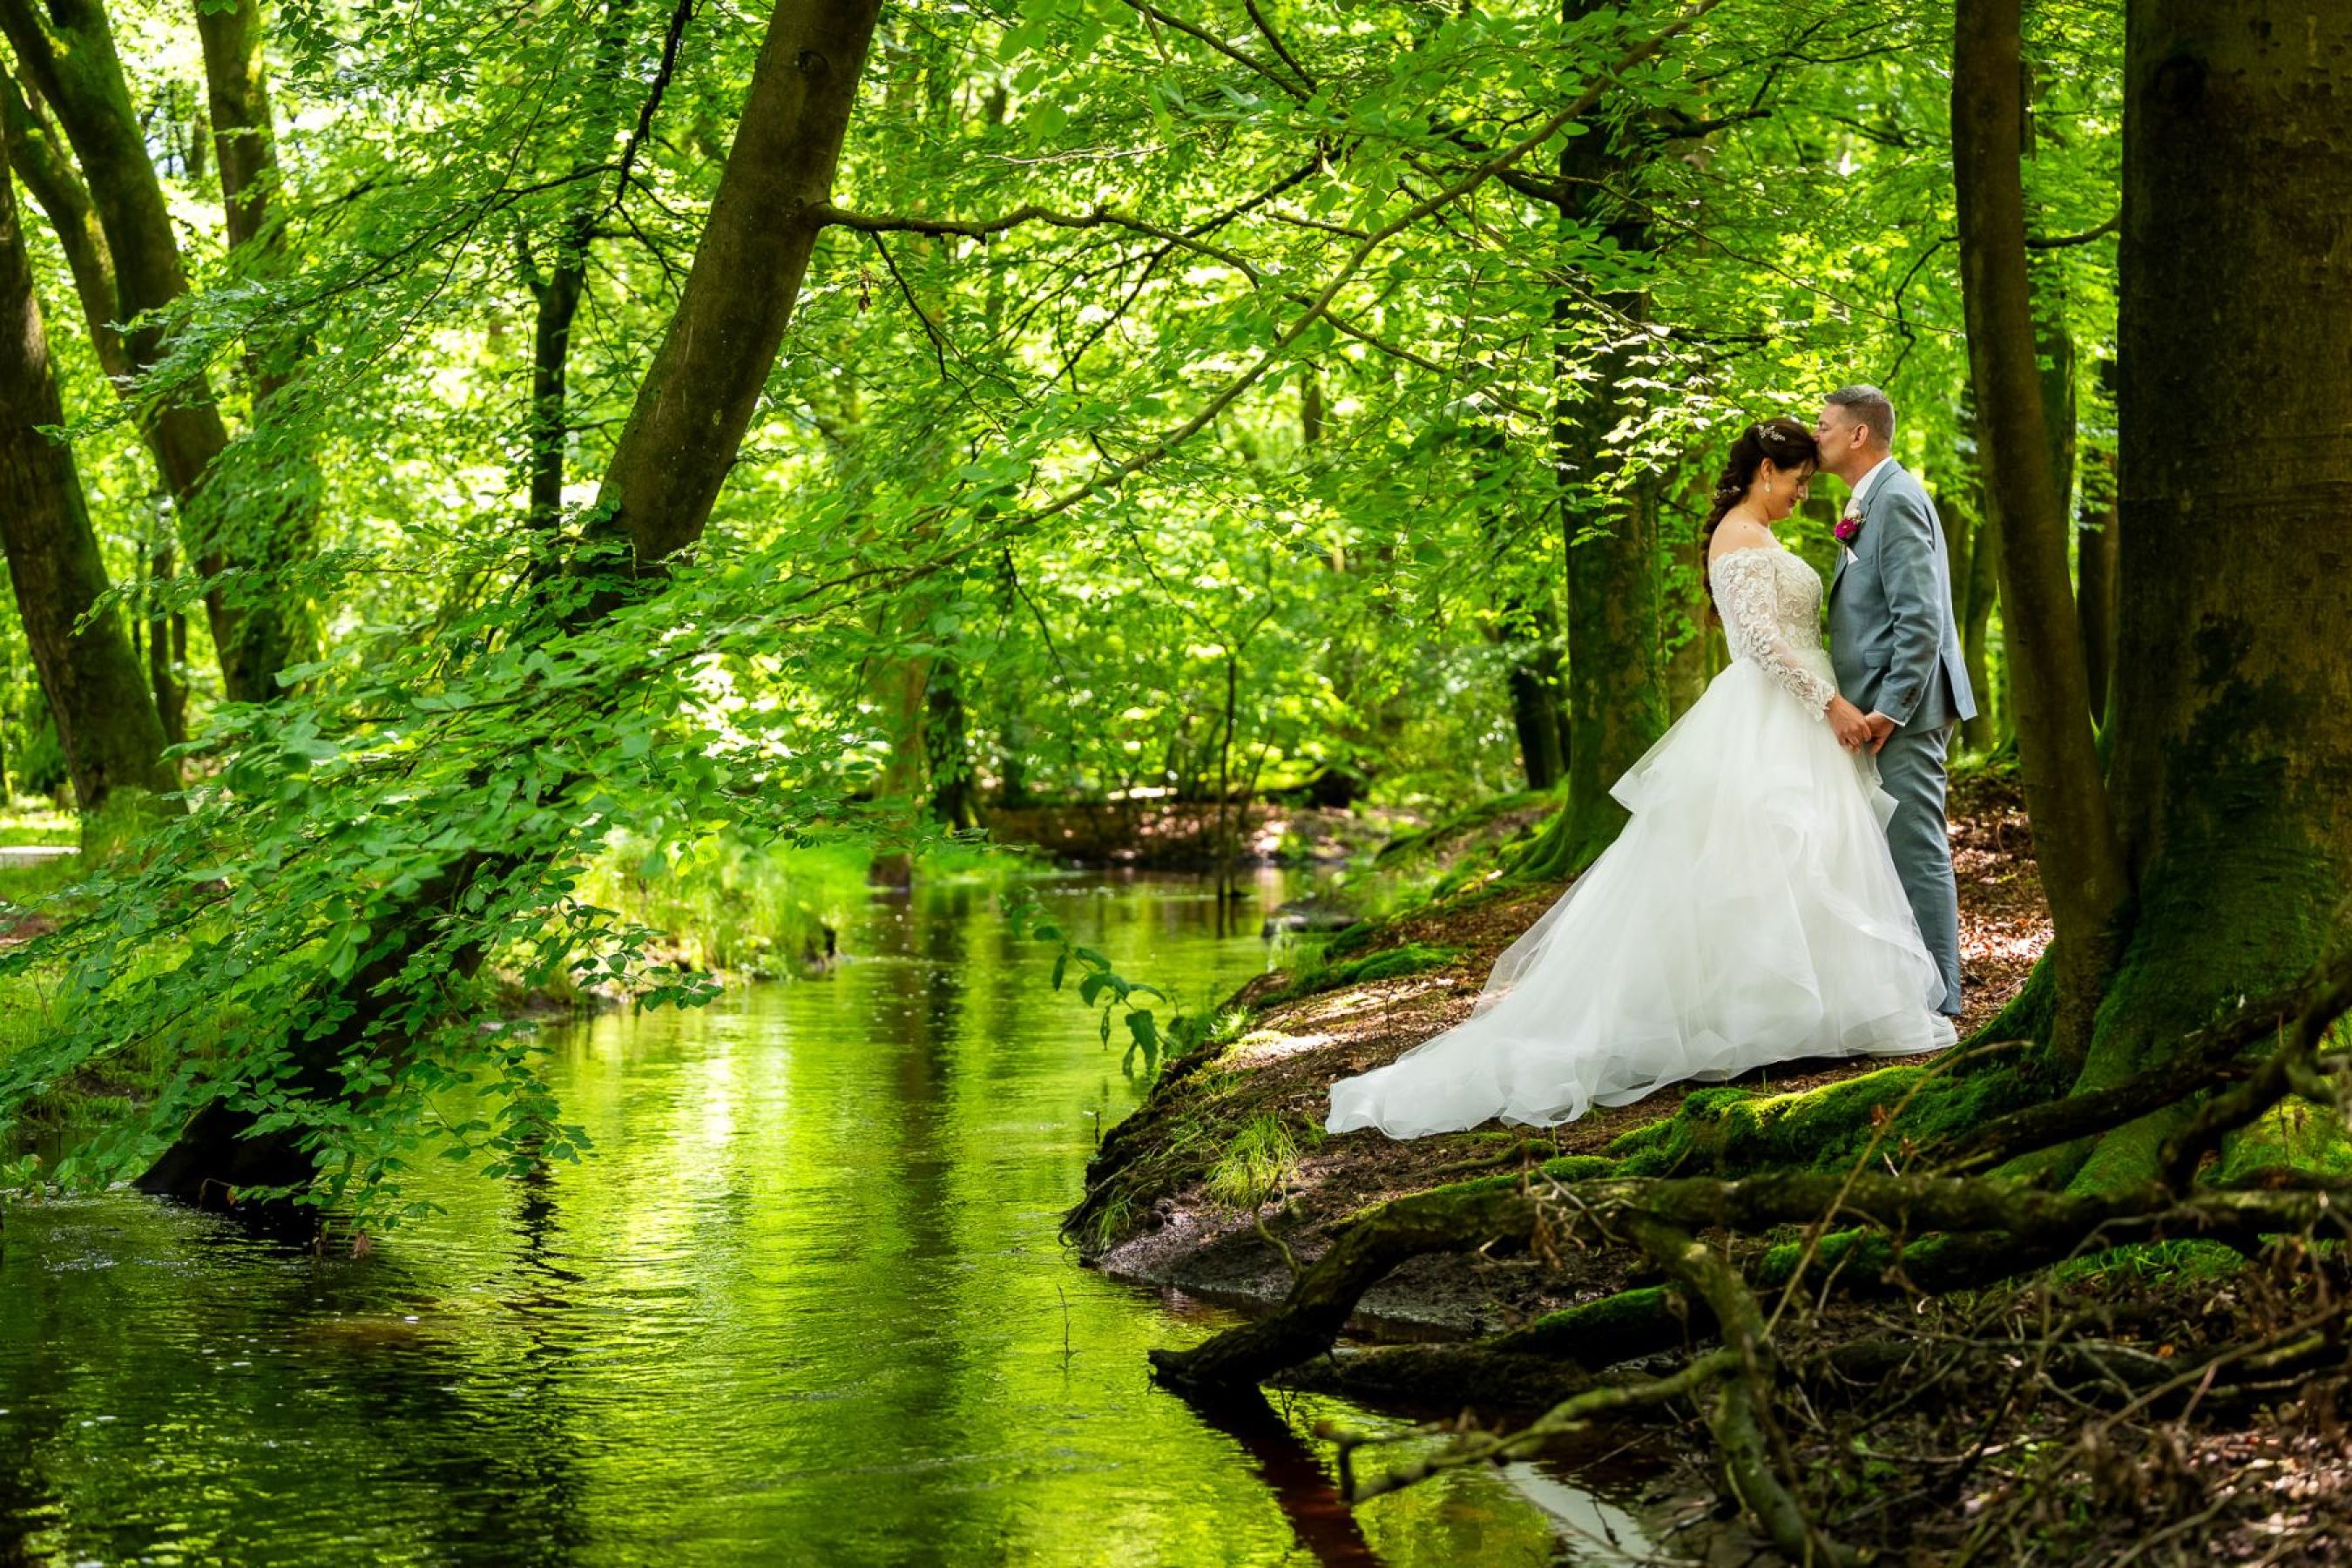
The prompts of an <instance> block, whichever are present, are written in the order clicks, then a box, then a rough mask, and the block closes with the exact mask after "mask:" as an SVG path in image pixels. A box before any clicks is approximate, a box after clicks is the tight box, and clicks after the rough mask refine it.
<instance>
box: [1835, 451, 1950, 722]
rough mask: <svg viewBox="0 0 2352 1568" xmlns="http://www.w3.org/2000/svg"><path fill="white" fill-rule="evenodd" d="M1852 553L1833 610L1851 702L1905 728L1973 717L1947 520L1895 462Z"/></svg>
mask: <svg viewBox="0 0 2352 1568" xmlns="http://www.w3.org/2000/svg"><path fill="white" fill-rule="evenodd" d="M1848 550H1850V551H1851V554H1849V553H1848V551H1847V550H1841V551H1840V552H1839V554H1838V565H1837V572H1836V574H1835V575H1833V576H1832V578H1831V579H1830V609H1829V634H1830V663H1831V665H1832V668H1835V670H1836V671H1837V682H1838V689H1839V690H1840V691H1842V692H1843V693H1844V694H1845V699H1846V700H1847V701H1849V702H1851V703H1853V705H1854V706H1855V707H1857V708H1859V709H1861V710H1863V711H1864V713H1868V712H1872V711H1874V710H1875V711H1877V712H1880V713H1884V714H1885V715H1886V716H1887V717H1888V718H1889V719H1892V720H1894V721H1895V722H1896V723H1898V724H1901V725H1904V726H1905V727H1906V728H1919V727H1936V726H1941V725H1945V724H1949V723H1951V722H1953V721H1955V720H1959V719H1973V718H1975V717H1976V712H1977V700H1976V693H1975V691H1974V690H1973V689H1970V687H1969V670H1968V665H1967V664H1966V663H1965V662H1964V661H1963V660H1962V659H1961V658H1960V634H1959V629H1958V626H1955V625H1954V624H1953V620H1954V617H1953V615H1952V574H1951V567H1950V565H1949V563H1948V560H1947V558H1946V556H1945V554H1944V529H1943V524H1942V523H1941V522H1940V521H1938V520H1937V516H1936V505H1935V503H1934V502H1933V501H1931V500H1928V499H1927V490H1926V489H1924V488H1923V487H1922V486H1921V485H1920V483H1919V481H1918V480H1917V479H1915V478H1913V477H1912V475H1911V473H1910V471H1909V470H1908V469H1906V468H1904V467H1903V465H1902V464H1900V463H1897V462H1895V461H1894V460H1892V459H1891V458H1890V459H1889V460H1888V462H1887V465H1886V469H1885V472H1883V473H1881V474H1880V475H1879V476H1878V479H1877V482H1876V483H1874V485H1872V486H1871V489H1870V495H1869V497H1868V499H1867V500H1865V501H1864V505H1863V513H1862V533H1861V535H1860V537H1858V538H1857V539H1855V540H1854V542H1853V544H1852V545H1851V546H1849V547H1848Z"/></svg>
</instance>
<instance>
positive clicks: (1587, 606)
mask: <svg viewBox="0 0 2352 1568" xmlns="http://www.w3.org/2000/svg"><path fill="white" fill-rule="evenodd" d="M1603 8H1605V7H1604V5H1603V3H1602V0H1562V4H1561V7H1560V20H1561V22H1562V24H1563V25H1564V26H1572V25H1574V24H1575V23H1577V22H1579V21H1581V20H1582V19H1583V18H1584V17H1586V16H1590V15H1591V14H1592V13H1593V12H1595V11H1599V10H1601V9H1603ZM1559 174H1560V185H1561V190H1562V193H1563V194H1562V195H1561V197H1560V199H1559V209H1560V218H1561V220H1562V222H1563V224H1564V225H1565V224H1575V223H1590V222H1591V221H1593V220H1594V219H1596V218H1598V219H1600V220H1601V222H1603V223H1605V224H1606V225H1607V227H1608V230H1609V233H1610V235H1611V237H1612V238H1613V239H1614V240H1615V241H1616V243H1617V246H1618V248H1619V249H1620V250H1621V251H1623V252H1625V253H1627V254H1629V255H1631V254H1634V253H1638V252H1643V251H1647V250H1648V249H1649V248H1650V237H1649V232H1648V229H1647V226H1645V225H1644V224H1643V221H1642V219H1641V217H1640V216H1639V215H1638V209H1637V208H1636V207H1635V206H1634V205H1633V204H1632V203H1630V202H1629V201H1625V200H1622V199H1618V197H1617V196H1616V195H1612V193H1611V192H1610V191H1609V188H1608V187H1609V184H1610V183H1611V182H1612V181H1613V182H1615V183H1617V184H1620V185H1622V184H1627V183H1629V182H1630V180H1631V178H1632V172H1631V171H1630V170H1629V168H1628V167H1627V160H1626V158H1625V157H1624V155H1623V153H1622V151H1621V150H1620V149H1618V148H1617V147H1615V146H1612V145H1611V144H1610V139H1609V138H1606V137H1602V136H1598V135H1595V136H1580V137H1572V138H1570V140H1569V142H1568V143H1567V145H1566V146H1565V148H1563V149H1562V151H1561V153H1560V160H1559ZM1601 303H1602V306H1603V309H1604V310H1605V311H1613V312H1616V313H1617V314H1618V315H1620V316H1622V318H1623V320H1622V321H1618V320H1610V319H1608V317H1606V316H1605V315H1604V316H1603V317H1602V318H1601V320H1599V321H1595V320H1593V319H1592V318H1591V317H1590V316H1588V315H1586V313H1585V311H1584V308H1583V307H1582V306H1581V305H1580V304H1577V303H1576V302H1574V301H1573V300H1572V299H1571V298H1570V296H1569V295H1568V294H1567V293H1566V292H1565V291H1563V293H1562V294H1561V296H1560V297H1559V300H1557V301H1556V302H1555V304H1554V307H1553V312H1552V328H1553V332H1554V337H1555V342H1556V344H1557V347H1556V348H1555V351H1554V359H1555V375H1556V380H1557V384H1556V386H1555V389H1554V395H1553V415H1552V452H1553V461H1554V463H1555V465H1556V468H1557V471H1558V474H1559V517H1560V535H1561V543H1562V546H1563V548H1564V551H1565V552H1566V559H1567V567H1568V710H1569V724H1568V732H1567V752H1568V758H1567V762H1568V800H1567V804H1566V805H1564V806H1562V808H1561V810H1560V814H1559V816H1558V817H1556V818H1554V819H1553V821H1552V823H1551V825H1550V826H1548V827H1547V828H1546V829H1545V830H1544V833H1543V834H1542V836H1541V837H1538V839H1537V841H1536V843H1535V844H1534V846H1533V847H1530V849H1529V850H1528V855H1527V858H1525V859H1524V860H1523V861H1522V862H1521V864H1520V866H1519V868H1518V869H1519V870H1520V871H1521V872H1523V873H1524V874H1526V875H1529V876H1536V877H1569V876H1574V875H1575V874H1577V873H1578V872H1580V871H1582V870H1583V869H1584V868H1586V867H1587V866H1590V865H1591V863H1592V862H1593V861H1594V860H1595V859H1596V858H1599V856H1600V854H1601V851H1602V850H1604V849H1606V848H1608V847H1609V846H1610V845H1611V844H1612V843H1613V842H1615V841H1616V837H1617V835H1618V833H1619V831H1620V830H1621V829H1622V828H1623V826H1625V809H1624V807H1622V806H1621V805H1618V804H1617V802H1616V799H1615V797H1613V796H1612V795H1610V793H1609V787H1610V785H1612V784H1614V783H1615V782H1616V781H1617V779H1618V777H1619V776H1620V775H1621V774H1622V773H1624V772H1625V770H1626V769H1627V768H1630V767H1632V766H1633V764H1634V763H1636V762H1639V761H1640V760H1641V757H1642V753H1643V752H1646V751H1648V750H1649V749H1650V747H1651V746H1652V745H1653V744H1654V742H1656V741H1657V738H1658V737H1659V736H1660V735H1661V734H1663V733H1664V732H1665V728H1666V705H1665V679H1664V656H1663V654H1662V653H1661V651H1660V646H1659V638H1658V626H1659V590H1658V571H1657V560H1656V553H1657V532H1656V526H1657V520H1656V515H1655V508H1654V504H1653V500H1652V498H1651V497H1650V496H1649V494H1648V493H1647V492H1646V491H1645V490H1643V489H1640V488H1638V487H1636V488H1632V489H1617V488H1615V487H1614V486H1612V485H1611V484H1610V483H1609V479H1610V476H1609V475H1608V473H1607V469H1608V467H1609V465H1610V462H1611V460H1612V455H1611V452H1610V448H1609V447H1608V445H1607V443H1606V441H1605V439H1604V437H1606V436H1607V435H1608V433H1609V432H1610V431H1611V430H1612V428H1613V427H1614V426H1616V425H1617V423H1618V421H1619V419H1620V418H1621V417H1622V416H1623V415H1624V414H1625V413H1626V412H1627V408H1628V405H1629V403H1630V401H1631V399H1630V397H1629V396H1628V395H1626V394H1625V393H1623V392H1622V391H1621V390H1620V389H1621V387H1622V385H1623V384H1625V383H1626V382H1627V381H1628V380H1630V379H1631V377H1630V372H1631V370H1632V363H1633V355H1634V354H1635V353H1639V352H1640V350H1641V347H1642V345H1643V336H1642V335H1641V334H1640V333H1638V332H1637V331H1633V330H1631V329H1629V327H1628V326H1627V325H1626V324H1625V323H1626V322H1627V321H1640V320H1641V319H1642V318H1643V316H1645V315H1646V314H1647V309H1648V305H1647V301H1646V300H1644V299H1643V297H1642V296H1640V295H1638V294H1624V293H1621V294H1617V295H1614V296H1612V297H1609V298H1606V299H1604V300H1602V302H1601ZM1596 328H1597V329H1598V330H1599V331H1602V332H1604V333H1606V334H1607V337H1608V340H1609V341H1608V346H1607V347H1606V348H1605V349H1604V350H1603V351H1602V352H1601V354H1600V355H1598V356H1597V360H1596V363H1594V364H1593V365H1592V366H1591V379H1590V381H1589V382H1587V383H1585V385H1586V386H1588V387H1589V388H1590V389H1591V390H1590V391H1587V392H1583V393H1581V394H1580V392H1579V390H1578V386H1579V384H1578V382H1577V381H1576V380H1575V379H1574V377H1573V376H1572V374H1570V373H1571V371H1572V370H1573V369H1575V368H1577V367H1576V366H1575V353H1576V349H1577V348H1578V347H1579V346H1580V345H1579V344H1578V343H1577V342H1576V341H1575V336H1576V334H1577V333H1578V332H1579V331H1584V332H1590V331H1594V330H1595V329H1596Z"/></svg>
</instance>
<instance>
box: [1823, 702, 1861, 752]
mask: <svg viewBox="0 0 2352 1568" xmlns="http://www.w3.org/2000/svg"><path fill="white" fill-rule="evenodd" d="M1827 711H1828V714H1829V721H1830V733H1831V734H1832V735H1835V736H1836V737H1837V738H1838V744H1839V745H1841V746H1843V747H1844V748H1845V749H1846V750H1847V751H1849V752H1858V751H1860V750H1862V748H1863V747H1864V746H1866V745H1868V744H1869V743H1870V721H1868V720H1867V719H1864V717H1863V716H1862V710H1861V709H1859V708H1857V707H1855V706H1854V705H1853V703H1851V702H1848V701H1847V700H1845V699H1844V698H1843V697H1832V698H1831V699H1830V705H1829V708H1828V710H1827Z"/></svg>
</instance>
